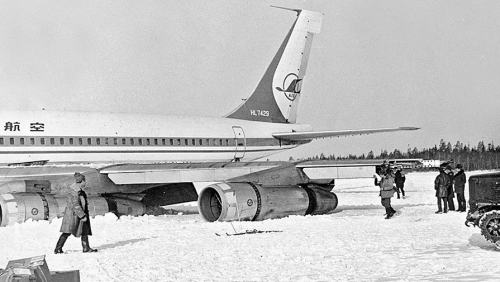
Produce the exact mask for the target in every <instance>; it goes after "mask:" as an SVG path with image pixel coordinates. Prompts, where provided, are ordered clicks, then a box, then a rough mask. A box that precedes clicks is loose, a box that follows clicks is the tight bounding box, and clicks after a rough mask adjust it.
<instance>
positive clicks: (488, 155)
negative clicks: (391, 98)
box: [290, 139, 500, 171]
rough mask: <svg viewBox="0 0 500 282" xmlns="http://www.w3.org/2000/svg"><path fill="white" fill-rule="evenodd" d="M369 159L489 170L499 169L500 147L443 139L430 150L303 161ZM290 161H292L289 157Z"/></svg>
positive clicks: (371, 153) (315, 157) (318, 158)
mask: <svg viewBox="0 0 500 282" xmlns="http://www.w3.org/2000/svg"><path fill="white" fill-rule="evenodd" d="M369 159H424V160H440V161H449V160H451V159H453V161H454V162H455V164H458V163H460V164H462V165H463V167H464V169H465V170H469V171H470V170H489V169H499V168H500V146H495V145H494V144H493V141H492V142H491V143H488V144H487V145H486V144H485V143H484V141H479V143H478V144H477V145H476V146H470V145H465V144H463V143H462V142H460V141H457V143H455V145H451V143H450V142H445V141H444V140H443V139H441V141H440V142H439V145H438V144H436V145H434V147H432V148H424V149H418V148H417V147H415V148H413V149H411V148H408V150H407V151H406V152H402V151H400V150H398V149H395V150H394V151H392V152H387V150H383V151H381V152H380V154H378V155H375V153H374V152H373V151H370V152H368V154H366V155H365V154H361V155H359V156H358V155H354V154H349V155H347V156H335V155H333V154H332V155H329V156H325V155H324V154H323V153H321V154H320V155H316V156H314V157H308V158H306V159H305V160H369ZM290 160H293V158H292V157H290Z"/></svg>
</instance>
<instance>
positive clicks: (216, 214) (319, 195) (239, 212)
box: [198, 182, 338, 222]
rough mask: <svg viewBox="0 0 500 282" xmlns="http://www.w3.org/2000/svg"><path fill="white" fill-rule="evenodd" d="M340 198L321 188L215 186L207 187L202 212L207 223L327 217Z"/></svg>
mask: <svg viewBox="0 0 500 282" xmlns="http://www.w3.org/2000/svg"><path fill="white" fill-rule="evenodd" d="M337 203H338V200H337V196H336V195H335V194H334V193H331V192H329V191H324V190H322V189H320V188H303V187H300V186H278V187H262V186H261V185H258V184H253V183H239V182H238V183H234V182H233V183H215V184H211V185H209V186H207V187H205V188H203V189H202V190H201V192H200V194H199V196H198V210H199V212H200V215H201V216H202V218H203V219H204V220H206V221H210V222H214V221H233V220H249V221H258V220H264V219H269V218H280V217H285V216H289V215H307V214H324V213H327V212H329V211H332V210H334V209H335V208H336V207H337Z"/></svg>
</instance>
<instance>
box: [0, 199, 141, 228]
mask: <svg viewBox="0 0 500 282" xmlns="http://www.w3.org/2000/svg"><path fill="white" fill-rule="evenodd" d="M87 200H88V204H89V214H90V216H96V215H104V214H106V213H108V212H113V213H115V214H116V215H117V216H120V215H143V214H145V213H146V206H145V205H143V204H142V203H141V202H138V201H134V200H130V199H120V198H111V197H89V198H87ZM66 201H67V198H66V197H54V196H52V195H49V194H41V193H8V194H2V195H0V226H9V225H13V224H14V223H16V222H19V223H22V222H25V221H26V220H28V219H33V220H51V219H53V218H55V217H61V216H63V215H64V209H65V208H66Z"/></svg>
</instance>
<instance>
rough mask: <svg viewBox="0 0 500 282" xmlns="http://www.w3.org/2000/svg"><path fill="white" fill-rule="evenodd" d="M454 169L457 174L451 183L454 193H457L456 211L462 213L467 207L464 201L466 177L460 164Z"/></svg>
mask: <svg viewBox="0 0 500 282" xmlns="http://www.w3.org/2000/svg"><path fill="white" fill-rule="evenodd" d="M456 168H457V169H458V172H457V173H456V174H455V176H454V178H453V181H454V184H455V192H456V193H457V202H458V211H459V212H464V211H465V209H466V206H467V202H466V201H465V183H466V182H467V177H466V176H465V172H464V170H463V169H462V165H461V164H457V166H456Z"/></svg>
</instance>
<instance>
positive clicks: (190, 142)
mask: <svg viewBox="0 0 500 282" xmlns="http://www.w3.org/2000/svg"><path fill="white" fill-rule="evenodd" d="M235 144H236V143H235V141H234V139H198V138H196V139H195V138H136V137H129V138H116V137H112V138H110V137H6V138H4V137H0V146H2V145H14V146H15V145H27V146H29V145H53V146H55V145H57V146H61V145H68V146H96V145H98V146H99V145H103V146H110V145H111V146H234V145H235Z"/></svg>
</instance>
